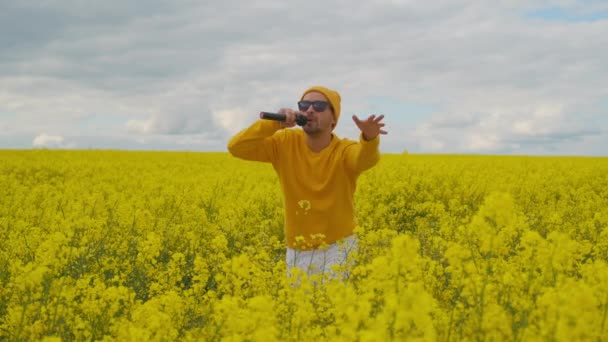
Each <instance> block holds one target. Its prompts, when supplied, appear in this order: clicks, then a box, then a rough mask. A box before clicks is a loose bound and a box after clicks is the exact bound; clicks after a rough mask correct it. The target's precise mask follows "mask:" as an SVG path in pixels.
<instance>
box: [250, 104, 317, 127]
mask: <svg viewBox="0 0 608 342" xmlns="http://www.w3.org/2000/svg"><path fill="white" fill-rule="evenodd" d="M260 119H266V120H274V121H280V122H281V127H283V128H289V127H294V126H295V125H298V126H304V125H306V123H307V122H308V118H307V117H306V116H304V115H302V113H301V112H299V111H295V110H293V109H289V108H281V109H279V112H278V113H269V112H260Z"/></svg>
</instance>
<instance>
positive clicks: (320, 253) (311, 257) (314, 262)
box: [285, 235, 357, 278]
mask: <svg viewBox="0 0 608 342" xmlns="http://www.w3.org/2000/svg"><path fill="white" fill-rule="evenodd" d="M356 249H357V236H356V235H351V236H349V237H346V238H344V239H342V240H340V241H337V242H335V243H332V244H331V245H328V246H326V247H324V248H322V249H313V250H309V251H300V250H296V249H292V248H289V247H288V248H287V253H286V258H285V259H286V262H287V274H288V275H291V274H292V269H293V268H294V267H297V268H299V269H301V270H302V271H304V272H305V273H307V274H308V275H309V276H311V275H315V274H329V275H330V277H332V278H333V277H334V276H335V273H334V271H333V270H332V266H334V265H342V266H346V267H348V268H349V269H350V266H352V260H351V259H352V254H354V253H355V252H356ZM343 276H348V275H347V274H343Z"/></svg>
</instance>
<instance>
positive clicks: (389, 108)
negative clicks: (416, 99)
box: [369, 96, 437, 124]
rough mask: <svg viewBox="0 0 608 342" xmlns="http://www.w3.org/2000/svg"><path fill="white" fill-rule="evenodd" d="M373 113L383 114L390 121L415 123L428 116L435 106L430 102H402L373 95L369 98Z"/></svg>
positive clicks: (434, 109) (434, 110)
mask: <svg viewBox="0 0 608 342" xmlns="http://www.w3.org/2000/svg"><path fill="white" fill-rule="evenodd" d="M369 103H370V110H371V111H373V112H374V113H373V114H384V115H386V116H390V117H391V121H392V122H398V123H405V124H415V123H419V122H421V121H424V120H426V119H428V118H430V116H431V114H432V113H434V112H436V111H437V108H436V107H435V106H433V105H430V104H421V103H413V102H402V101H398V100H396V99H393V98H390V97H384V96H375V97H370V98H369Z"/></svg>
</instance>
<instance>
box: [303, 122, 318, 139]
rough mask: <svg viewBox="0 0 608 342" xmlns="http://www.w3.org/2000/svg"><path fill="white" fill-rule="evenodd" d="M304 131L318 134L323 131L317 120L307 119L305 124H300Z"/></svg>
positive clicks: (309, 133)
mask: <svg viewBox="0 0 608 342" xmlns="http://www.w3.org/2000/svg"><path fill="white" fill-rule="evenodd" d="M302 129H303V130H304V132H305V133H306V134H308V135H313V136H314V135H319V134H321V133H322V132H323V129H322V128H321V127H320V126H319V123H318V122H312V121H309V122H308V123H307V124H306V125H304V126H302Z"/></svg>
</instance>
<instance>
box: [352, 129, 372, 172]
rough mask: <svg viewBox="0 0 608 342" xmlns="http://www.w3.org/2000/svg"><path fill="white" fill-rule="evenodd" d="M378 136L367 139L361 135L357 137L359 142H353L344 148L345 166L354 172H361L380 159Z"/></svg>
mask: <svg viewBox="0 0 608 342" xmlns="http://www.w3.org/2000/svg"><path fill="white" fill-rule="evenodd" d="M379 146H380V136H379V135H378V136H377V137H375V138H374V139H372V140H370V141H367V140H365V139H364V138H363V135H361V136H360V137H359V143H353V144H352V145H350V146H349V147H347V148H346V151H345V152H346V156H345V158H346V167H347V168H348V169H349V170H351V171H353V172H356V173H361V172H363V171H365V170H367V169H370V168H371V167H372V166H374V165H376V164H377V163H378V161H379V160H380V150H379V148H378V147H379Z"/></svg>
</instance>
